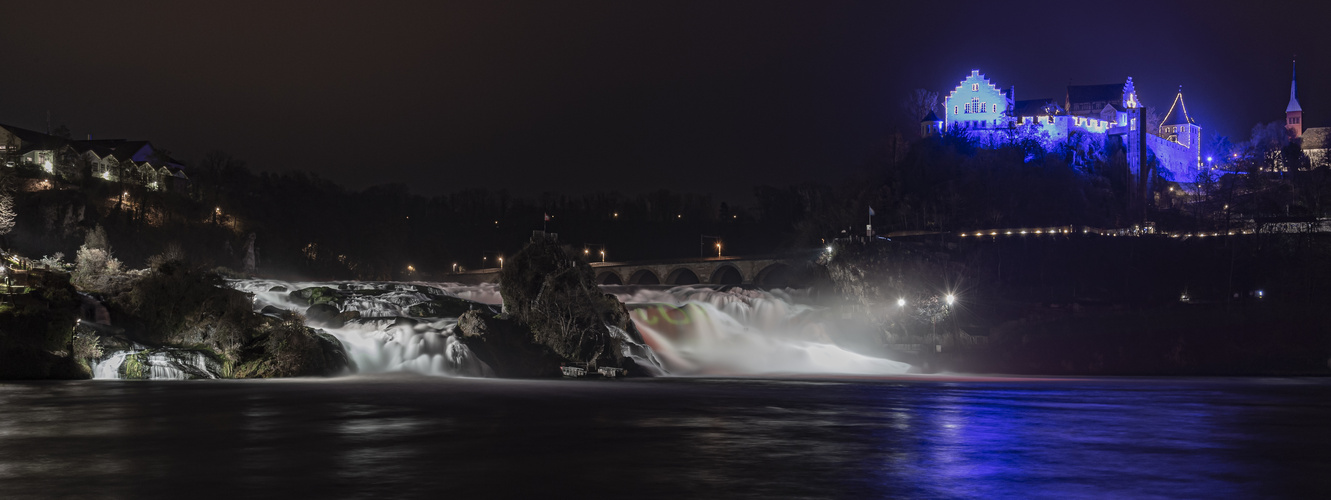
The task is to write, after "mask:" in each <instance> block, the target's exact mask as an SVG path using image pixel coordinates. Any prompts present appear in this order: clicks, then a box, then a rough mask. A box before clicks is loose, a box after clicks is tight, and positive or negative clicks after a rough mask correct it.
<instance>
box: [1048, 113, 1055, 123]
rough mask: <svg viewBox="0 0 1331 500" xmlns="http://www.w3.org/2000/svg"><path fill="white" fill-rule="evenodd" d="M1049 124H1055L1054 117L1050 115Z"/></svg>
mask: <svg viewBox="0 0 1331 500" xmlns="http://www.w3.org/2000/svg"><path fill="white" fill-rule="evenodd" d="M1049 123H1054V115H1049Z"/></svg>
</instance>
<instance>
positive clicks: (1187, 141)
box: [921, 70, 1202, 182]
mask: <svg viewBox="0 0 1331 500" xmlns="http://www.w3.org/2000/svg"><path fill="white" fill-rule="evenodd" d="M1015 95H1016V89H1015V88H1012V87H1009V88H1007V89H1002V88H999V87H998V86H997V85H995V84H993V83H992V82H990V81H989V79H988V78H985V76H984V75H983V74H981V73H980V70H973V71H971V74H970V75H968V76H967V77H966V78H965V79H963V80H961V83H960V84H958V85H957V87H956V88H955V89H953V90H952V92H951V93H949V94H948V95H947V96H946V97H945V98H944V99H943V118H942V119H941V120H939V119H937V117H936V115H932V114H931V115H930V117H928V118H926V122H927V123H922V124H921V130H924V131H926V133H928V132H929V131H937V132H935V133H941V132H942V131H945V130H947V131H959V132H962V133H965V134H968V135H970V136H971V137H973V138H975V139H977V140H979V142H980V143H981V144H991V145H996V144H1003V143H1007V142H1011V141H1012V140H1014V139H1016V138H1018V137H1020V136H1023V135H1027V136H1031V137H1036V138H1039V139H1040V140H1041V141H1043V142H1045V144H1046V146H1052V145H1053V144H1055V143H1058V142H1062V141H1065V140H1067V138H1068V137H1069V136H1070V135H1073V134H1077V133H1081V134H1085V135H1087V136H1088V137H1092V138H1096V139H1101V140H1115V141H1119V142H1120V144H1122V145H1123V147H1124V148H1125V149H1126V150H1127V152H1128V154H1127V158H1128V163H1129V167H1130V169H1131V170H1132V172H1134V174H1135V173H1136V172H1138V171H1140V163H1141V158H1144V157H1145V155H1143V154H1141V153H1142V152H1143V151H1142V149H1141V147H1140V146H1141V144H1142V142H1143V141H1145V146H1146V148H1147V150H1148V151H1149V152H1150V153H1153V154H1154V156H1155V158H1156V160H1157V161H1159V164H1160V167H1161V168H1162V169H1163V170H1164V172H1162V173H1164V175H1165V177H1166V178H1169V179H1171V180H1174V181H1177V182H1194V181H1196V178H1197V173H1198V172H1200V171H1201V167H1202V162H1201V132H1202V128H1201V127H1200V126H1198V125H1197V122H1195V121H1194V120H1193V119H1192V118H1191V117H1190V116H1188V112H1187V109H1186V107H1185V106H1184V104H1183V90H1182V88H1180V89H1179V92H1178V94H1177V95H1175V96H1174V102H1173V104H1171V105H1170V107H1169V112H1168V113H1167V114H1166V115H1165V118H1164V120H1162V121H1161V123H1160V126H1159V129H1158V130H1156V131H1154V132H1153V133H1150V134H1142V133H1141V132H1142V131H1141V130H1140V129H1139V128H1138V122H1139V117H1140V115H1141V112H1142V109H1143V107H1142V103H1141V99H1140V98H1139V97H1138V96H1137V91H1136V89H1135V88H1134V87H1133V84H1132V78H1131V77H1129V78H1128V79H1127V81H1126V82H1125V83H1110V84H1104V85H1073V86H1069V87H1068V89H1067V95H1066V96H1065V97H1064V99H1063V102H1061V103H1060V102H1057V101H1055V100H1054V99H1050V98H1045V99H1031V100H1023V101H1018V100H1016V98H1015ZM930 118H932V119H933V120H934V121H929V119H930ZM1143 136H1144V137H1143Z"/></svg>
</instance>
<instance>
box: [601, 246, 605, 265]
mask: <svg viewBox="0 0 1331 500" xmlns="http://www.w3.org/2000/svg"><path fill="white" fill-rule="evenodd" d="M601 262H605V249H604V248H602V249H601Z"/></svg>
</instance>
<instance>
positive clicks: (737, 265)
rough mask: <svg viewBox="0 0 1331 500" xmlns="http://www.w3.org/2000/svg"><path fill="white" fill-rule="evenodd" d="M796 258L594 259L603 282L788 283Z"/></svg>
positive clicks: (761, 284) (599, 278)
mask: <svg viewBox="0 0 1331 500" xmlns="http://www.w3.org/2000/svg"><path fill="white" fill-rule="evenodd" d="M795 260H796V259H791V258H784V259H783V258H777V257H708V258H695V259H676V260H663V261H654V262H593V263H591V265H592V269H593V270H594V271H596V282H597V283H600V284H602V285H696V284H704V285H757V286H760V287H781V286H787V285H788V284H789V281H790V278H791V271H792V266H791V264H793V263H794V262H795Z"/></svg>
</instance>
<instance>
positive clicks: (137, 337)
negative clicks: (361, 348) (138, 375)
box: [105, 262, 350, 378]
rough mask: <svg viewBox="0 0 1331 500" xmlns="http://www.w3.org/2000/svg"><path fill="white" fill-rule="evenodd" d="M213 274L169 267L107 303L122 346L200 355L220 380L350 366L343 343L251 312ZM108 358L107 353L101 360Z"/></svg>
mask: <svg viewBox="0 0 1331 500" xmlns="http://www.w3.org/2000/svg"><path fill="white" fill-rule="evenodd" d="M222 285H223V283H222V281H221V278H220V277H218V276H217V275H216V274H213V273H209V272H204V271H201V270H199V269H194V268H190V267H188V266H185V265H183V264H180V263H178V262H168V263H165V264H163V265H161V266H159V267H158V268H157V269H154V270H153V271H152V272H151V273H149V274H147V275H145V276H143V277H142V278H140V279H139V280H137V281H135V282H134V283H133V285H132V286H131V287H130V289H129V290H128V291H126V292H124V293H122V294H120V295H117V296H116V297H113V298H112V299H111V300H110V301H109V304H108V306H109V308H110V310H111V316H112V319H113V323H114V324H115V325H117V326H119V327H121V328H123V329H124V335H125V337H126V338H127V340H129V341H132V342H133V343H136V344H139V345H143V346H148V347H153V348H171V349H186V350H192V351H198V352H202V353H205V354H206V355H207V356H209V357H210V358H211V359H212V360H213V361H215V362H216V364H217V366H218V368H217V371H218V372H219V373H216V374H214V375H216V376H221V377H225V378H230V377H235V378H268V377H297V376H325V375H334V374H337V373H341V372H343V371H345V370H347V368H348V367H349V366H350V361H349V360H348V358H347V355H346V353H345V351H344V350H343V348H342V344H341V343H340V342H338V341H337V339H335V338H333V337H331V336H330V335H328V334H326V333H323V332H321V331H318V330H315V329H313V328H310V327H307V326H305V325H304V321H303V318H301V317H300V316H299V315H294V314H292V315H286V316H284V317H280V318H279V317H269V316H265V315H262V314H258V313H255V312H254V311H253V310H252V308H251V303H250V300H249V298H248V297H247V296H246V295H245V294H244V293H241V292H239V291H236V290H232V289H230V288H227V287H225V286H222ZM105 354H107V355H109V354H110V353H109V352H108V353H105Z"/></svg>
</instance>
